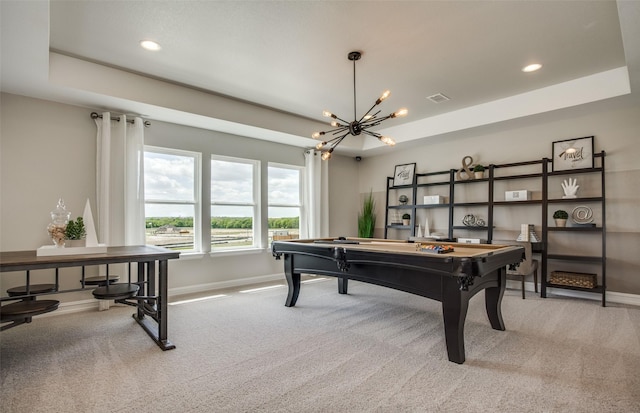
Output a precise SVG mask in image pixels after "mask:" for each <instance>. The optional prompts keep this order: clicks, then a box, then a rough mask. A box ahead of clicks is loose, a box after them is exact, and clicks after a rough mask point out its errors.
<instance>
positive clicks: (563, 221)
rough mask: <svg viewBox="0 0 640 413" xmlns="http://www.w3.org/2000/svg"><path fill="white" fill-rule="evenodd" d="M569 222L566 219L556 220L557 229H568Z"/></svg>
mask: <svg viewBox="0 0 640 413" xmlns="http://www.w3.org/2000/svg"><path fill="white" fill-rule="evenodd" d="M566 226H567V220H566V219H558V218H556V227H566Z"/></svg>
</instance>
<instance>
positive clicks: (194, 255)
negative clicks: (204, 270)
mask: <svg viewBox="0 0 640 413" xmlns="http://www.w3.org/2000/svg"><path fill="white" fill-rule="evenodd" d="M204 256H205V253H204V252H181V253H180V259H181V260H199V259H202V258H204Z"/></svg>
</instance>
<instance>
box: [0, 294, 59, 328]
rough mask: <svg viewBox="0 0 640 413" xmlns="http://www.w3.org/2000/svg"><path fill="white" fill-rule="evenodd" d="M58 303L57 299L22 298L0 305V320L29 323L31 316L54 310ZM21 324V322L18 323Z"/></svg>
mask: <svg viewBox="0 0 640 413" xmlns="http://www.w3.org/2000/svg"><path fill="white" fill-rule="evenodd" d="M59 305H60V301H57V300H23V301H17V302H15V303H11V304H7V305H3V306H2V307H0V321H1V322H3V323H4V322H7V321H21V322H26V323H29V322H31V317H33V316H36V315H40V314H44V313H48V312H51V311H54V310H56V309H57V308H58V306H59ZM20 324H21V323H20Z"/></svg>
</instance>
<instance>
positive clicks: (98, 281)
mask: <svg viewBox="0 0 640 413" xmlns="http://www.w3.org/2000/svg"><path fill="white" fill-rule="evenodd" d="M119 279H120V276H119V275H110V276H109V284H113V283H115V282H117V281H118V280H119ZM80 282H82V280H80ZM84 285H101V286H102V285H107V277H105V276H103V275H100V276H98V277H87V278H85V279H84Z"/></svg>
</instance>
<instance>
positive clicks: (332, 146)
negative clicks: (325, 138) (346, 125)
mask: <svg viewBox="0 0 640 413" xmlns="http://www.w3.org/2000/svg"><path fill="white" fill-rule="evenodd" d="M348 134H349V133H345V134H344V135H342V136H339V137H337V138H335V139H331V141H336V142H334V143H333V144H331V149H333V148H335V147H336V146H338V145H340V142H342V140H343V139H344V138H346V137H347V135H348ZM331 141H329V142H331Z"/></svg>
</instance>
